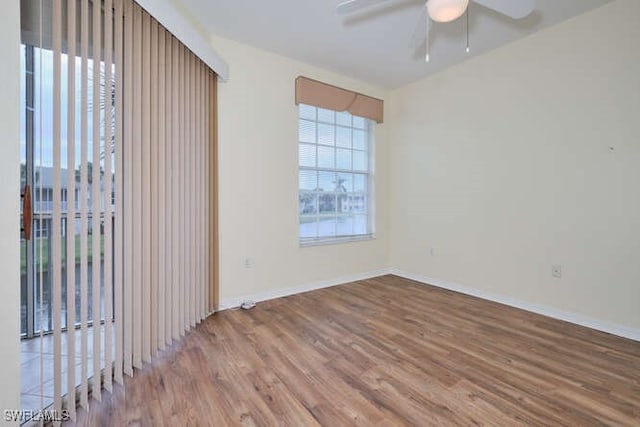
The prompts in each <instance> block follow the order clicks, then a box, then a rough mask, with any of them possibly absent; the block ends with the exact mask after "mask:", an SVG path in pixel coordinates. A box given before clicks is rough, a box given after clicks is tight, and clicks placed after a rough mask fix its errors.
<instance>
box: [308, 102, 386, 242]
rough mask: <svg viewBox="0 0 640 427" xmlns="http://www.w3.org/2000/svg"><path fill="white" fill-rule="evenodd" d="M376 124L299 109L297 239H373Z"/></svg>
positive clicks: (320, 110) (342, 114)
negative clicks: (374, 135)
mask: <svg viewBox="0 0 640 427" xmlns="http://www.w3.org/2000/svg"><path fill="white" fill-rule="evenodd" d="M374 125H375V123H374V122H373V121H372V120H369V119H365V118H362V117H358V116H353V115H351V113H349V112H338V111H333V110H326V109H323V108H317V107H312V106H309V105H306V104H300V105H299V121H298V164H299V178H298V184H299V187H298V188H299V193H298V201H299V203H298V204H299V217H300V226H299V238H300V243H301V244H314V243H325V242H336V241H343V240H355V239H360V238H367V237H370V236H371V235H372V234H373V208H372V206H373V205H372V195H373V150H372V146H373V145H372V141H373V129H374Z"/></svg>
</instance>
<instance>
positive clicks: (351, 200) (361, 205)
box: [347, 193, 367, 213]
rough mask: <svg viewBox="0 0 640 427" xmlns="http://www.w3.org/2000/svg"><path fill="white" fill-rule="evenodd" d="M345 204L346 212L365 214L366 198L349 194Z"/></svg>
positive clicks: (361, 195) (362, 195)
mask: <svg viewBox="0 0 640 427" xmlns="http://www.w3.org/2000/svg"><path fill="white" fill-rule="evenodd" d="M347 202H348V204H347V207H348V212H354V213H367V196H365V195H364V194H356V193H352V194H349V197H348V199H347Z"/></svg>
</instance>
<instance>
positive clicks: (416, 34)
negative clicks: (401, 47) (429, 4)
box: [409, 6, 427, 50]
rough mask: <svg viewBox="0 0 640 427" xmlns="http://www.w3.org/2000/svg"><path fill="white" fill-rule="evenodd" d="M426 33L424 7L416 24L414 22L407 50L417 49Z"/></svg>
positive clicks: (425, 11) (425, 12)
mask: <svg viewBox="0 0 640 427" xmlns="http://www.w3.org/2000/svg"><path fill="white" fill-rule="evenodd" d="M426 31H427V8H426V6H425V7H423V8H422V9H421V11H420V17H419V18H418V22H416V26H415V28H414V29H413V33H412V34H411V38H410V39H409V49H411V50H415V49H417V48H418V46H420V45H421V44H422V43H424V40H425V36H426Z"/></svg>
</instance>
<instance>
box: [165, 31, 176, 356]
mask: <svg viewBox="0 0 640 427" xmlns="http://www.w3.org/2000/svg"><path fill="white" fill-rule="evenodd" d="M164 36H165V79H166V84H165V85H163V86H164V87H165V121H164V123H165V139H164V153H165V158H164V161H165V179H164V184H165V191H166V197H165V224H164V227H165V234H164V235H165V246H164V257H165V258H164V259H165V278H166V279H165V301H164V302H165V330H164V340H165V344H167V345H170V344H171V342H172V340H173V312H172V308H173V306H174V303H173V301H174V300H173V283H174V281H173V262H172V261H173V247H174V243H173V164H172V161H173V160H172V159H173V145H172V143H171V141H173V109H172V107H173V42H172V38H171V37H172V36H171V33H169V32H168V31H165V35H164Z"/></svg>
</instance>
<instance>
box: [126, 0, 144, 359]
mask: <svg viewBox="0 0 640 427" xmlns="http://www.w3.org/2000/svg"><path fill="white" fill-rule="evenodd" d="M125 79H126V77H125ZM142 79H143V76H142V9H141V8H140V6H138V5H137V4H135V3H134V6H133V100H132V103H133V115H132V116H131V121H132V122H133V139H132V140H130V141H129V143H130V144H131V145H133V158H132V161H133V164H132V168H131V169H132V171H133V186H132V190H131V191H132V193H133V222H132V224H131V228H132V230H133V234H134V236H133V259H132V264H133V282H132V283H131V287H132V288H133V317H132V319H131V320H132V322H133V366H134V367H136V368H142V344H143V341H142V340H143V335H142V315H143V312H144V308H143V300H142V287H143V283H142V281H143V279H144V276H143V271H144V266H143V265H142V259H143V256H144V255H143V253H142V250H143V244H142V236H143V231H142V228H143V227H142V167H140V166H141V162H142ZM125 191H126V189H125ZM144 303H146V302H144Z"/></svg>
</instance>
